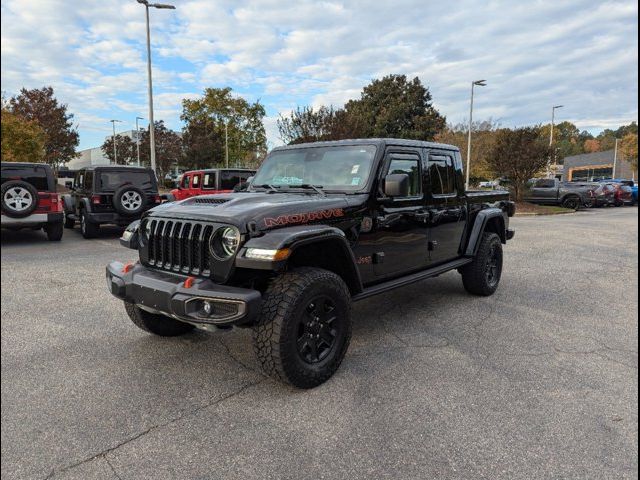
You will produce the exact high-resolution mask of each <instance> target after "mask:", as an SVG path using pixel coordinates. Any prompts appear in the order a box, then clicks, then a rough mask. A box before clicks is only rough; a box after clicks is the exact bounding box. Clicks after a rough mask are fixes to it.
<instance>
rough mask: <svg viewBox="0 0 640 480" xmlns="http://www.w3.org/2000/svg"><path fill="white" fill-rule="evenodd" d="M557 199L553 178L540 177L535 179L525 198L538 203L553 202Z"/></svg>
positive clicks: (556, 189) (556, 188)
mask: <svg viewBox="0 0 640 480" xmlns="http://www.w3.org/2000/svg"><path fill="white" fill-rule="evenodd" d="M557 199H558V187H557V185H556V181H555V179H553V178H540V179H538V180H536V181H535V183H534V184H533V186H532V187H531V190H530V191H529V193H528V198H527V200H531V201H534V202H538V203H555V202H556V200H557Z"/></svg>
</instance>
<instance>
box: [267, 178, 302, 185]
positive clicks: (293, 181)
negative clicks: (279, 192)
mask: <svg viewBox="0 0 640 480" xmlns="http://www.w3.org/2000/svg"><path fill="white" fill-rule="evenodd" d="M273 183H274V184H275V185H300V184H303V183H304V179H302V178H298V177H273Z"/></svg>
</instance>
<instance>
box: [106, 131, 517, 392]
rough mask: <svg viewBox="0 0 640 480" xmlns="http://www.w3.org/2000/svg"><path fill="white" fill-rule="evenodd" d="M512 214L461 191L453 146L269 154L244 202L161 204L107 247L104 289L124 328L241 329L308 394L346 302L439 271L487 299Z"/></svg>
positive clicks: (346, 334)
mask: <svg viewBox="0 0 640 480" xmlns="http://www.w3.org/2000/svg"><path fill="white" fill-rule="evenodd" d="M514 211H515V204H514V203H513V202H511V201H509V194H508V193H507V192H502V191H491V192H465V189H464V180H463V174H462V161H461V157H460V152H459V150H458V148H456V147H453V146H449V145H441V144H436V143H428V142H420V141H409V140H394V139H366V140H342V141H336V142H320V143H310V144H302V145H295V146H287V147H280V148H276V149H274V150H273V151H272V152H271V153H270V154H269V155H268V157H267V158H266V159H265V161H264V162H263V164H262V166H261V167H260V169H259V170H258V172H257V173H256V175H255V177H254V178H253V179H252V180H251V183H250V185H249V187H248V189H247V190H246V191H241V192H235V193H225V194H217V195H204V196H198V197H193V198H189V199H186V200H183V201H180V202H174V203H165V204H163V205H160V206H158V207H155V208H153V209H151V210H149V211H148V212H146V213H145V214H144V215H143V217H142V219H141V220H140V221H136V222H133V223H132V224H131V225H130V226H129V227H128V228H127V230H126V231H125V233H124V234H123V236H122V238H121V243H122V244H123V245H125V246H127V247H129V248H132V249H136V250H138V254H139V260H137V261H135V262H131V263H126V264H123V263H120V262H111V263H110V264H109V265H108V266H107V269H106V275H107V284H108V288H109V290H110V291H111V293H112V294H113V295H115V296H116V297H117V298H119V299H121V300H123V301H124V304H125V308H126V311H127V313H128V315H129V317H130V318H131V320H132V321H133V323H135V324H136V325H137V326H138V327H140V328H142V329H143V330H146V331H148V332H151V333H154V334H156V335H164V336H173V335H181V334H184V333H186V332H188V331H189V330H191V329H193V328H194V327H197V328H201V329H204V330H216V329H218V328H228V327H230V326H240V327H252V328H253V330H254V348H255V351H256V354H257V356H258V359H259V361H260V363H261V364H262V367H263V368H264V370H265V371H266V372H267V373H268V374H270V375H271V376H274V377H276V378H279V379H281V380H282V381H284V382H288V383H290V384H292V385H294V386H296V387H300V388H311V387H314V386H317V385H319V384H321V383H322V382H324V381H326V380H327V379H328V378H329V377H331V375H332V374H333V373H334V372H335V371H336V370H337V368H338V367H339V365H340V363H341V361H342V359H343V358H344V355H345V353H346V350H347V347H348V345H349V341H350V337H351V317H350V305H351V302H352V301H357V300H361V299H364V298H367V297H370V296H372V295H376V294H378V293H382V292H385V291H388V290H391V289H393V288H397V287H402V286H404V285H407V284H410V283H412V282H416V281H419V280H423V279H426V278H429V277H435V276H438V275H440V274H442V273H445V272H447V271H449V270H457V271H458V272H459V273H460V274H461V275H462V283H463V285H464V287H465V289H466V290H467V291H468V292H470V293H472V294H475V295H491V294H492V293H493V292H495V290H496V288H497V287H498V283H499V281H500V275H501V271H502V245H503V244H505V243H506V242H507V240H509V239H511V238H512V237H513V235H514V231H513V230H511V229H509V217H510V216H512V215H513V214H514Z"/></svg>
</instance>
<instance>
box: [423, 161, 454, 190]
mask: <svg viewBox="0 0 640 480" xmlns="http://www.w3.org/2000/svg"><path fill="white" fill-rule="evenodd" d="M455 173H456V171H455V167H454V165H453V158H452V157H449V156H445V155H432V156H430V157H429V181H430V183H431V194H432V195H451V194H455V193H456V175H455Z"/></svg>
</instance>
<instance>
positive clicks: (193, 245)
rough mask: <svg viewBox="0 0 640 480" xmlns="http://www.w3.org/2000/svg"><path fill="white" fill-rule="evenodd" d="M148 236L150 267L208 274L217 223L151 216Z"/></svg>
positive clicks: (193, 273)
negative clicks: (211, 241) (210, 244)
mask: <svg viewBox="0 0 640 480" xmlns="http://www.w3.org/2000/svg"><path fill="white" fill-rule="evenodd" d="M148 221H149V230H148V231H149V236H148V238H147V239H146V242H145V243H147V252H148V262H149V265H150V266H153V267H156V268H161V269H163V270H170V271H173V272H178V273H186V274H192V275H203V276H208V275H209V274H210V273H211V271H210V266H209V262H210V253H209V239H210V238H211V235H212V234H213V231H214V227H213V225H210V224H207V223H200V222H190V221H180V220H161V219H151V220H148Z"/></svg>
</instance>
